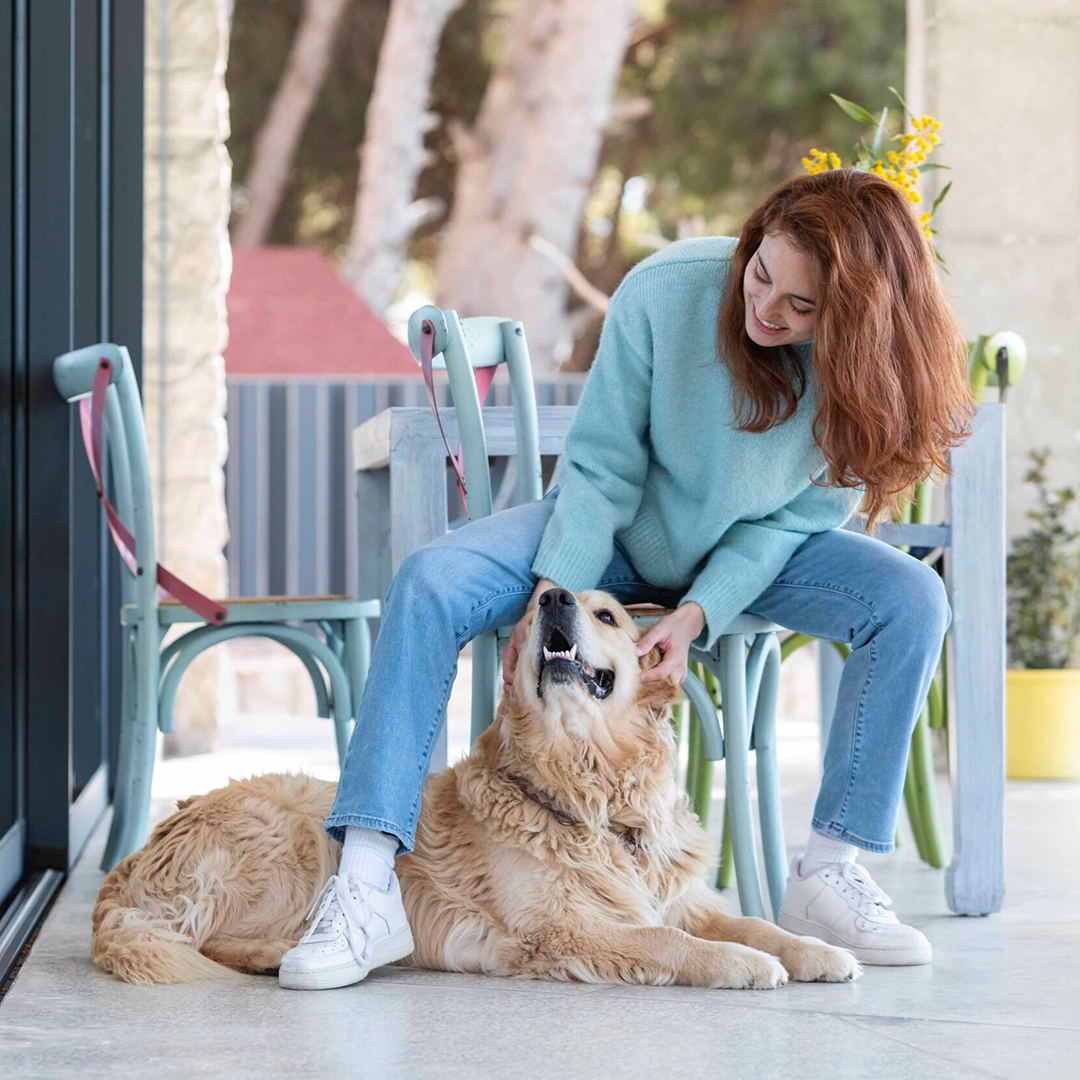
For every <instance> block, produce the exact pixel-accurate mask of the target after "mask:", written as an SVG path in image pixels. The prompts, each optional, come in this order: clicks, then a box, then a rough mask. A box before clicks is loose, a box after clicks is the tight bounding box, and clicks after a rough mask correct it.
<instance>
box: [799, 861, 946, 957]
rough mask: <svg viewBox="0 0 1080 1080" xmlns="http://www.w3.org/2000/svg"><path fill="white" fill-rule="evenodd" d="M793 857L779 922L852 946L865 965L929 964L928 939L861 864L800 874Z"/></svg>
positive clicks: (844, 865) (827, 940)
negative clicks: (892, 906) (891, 908)
mask: <svg viewBox="0 0 1080 1080" xmlns="http://www.w3.org/2000/svg"><path fill="white" fill-rule="evenodd" d="M800 858H801V856H799V855H796V856H795V858H794V859H792V860H791V870H790V873H789V874H788V881H787V888H786V889H785V890H784V902H783V903H782V904H781V905H780V917H779V918H778V919H777V923H778V924H779V925H780V926H781V927H782V928H783V929H784V930H787V931H789V932H790V933H792V934H801V935H806V934H809V935H810V936H812V937H819V938H821V939H822V940H823V941H826V942H828V943H829V944H830V945H840V946H841V947H843V948H845V949H850V950H851V951H852V952H853V953H854V954H855V956H856V957H857V958H858V959H859V960H860V961H861V962H862V963H864V964H928V963H930V957H931V955H932V952H931V949H930V942H929V941H927V940H926V937H925V936H924V935H923V933H922V931H921V930H916V929H915V927H914V926H905V925H904V924H903V923H902V922H901V921H900V920H899V919H898V918H897V917H896V915H895V913H894V912H892V911H889V907H888V906H889V905H890V904H891V903H892V901H891V900H890V899H889V898H888V896H886V895H885V893H884V892H883V891H882V890H881V889H880V888H879V887H878V886H877V885H876V884H875V883H874V879H873V878H872V877H871V876H870V873H869V871H867V869H866V868H865V867H863V866H859V865H858V863H829V864H828V865H827V866H823V867H821V868H820V869H818V870H817V871H816V872H815V873H813V874H808V875H807V876H806V877H799V859H800Z"/></svg>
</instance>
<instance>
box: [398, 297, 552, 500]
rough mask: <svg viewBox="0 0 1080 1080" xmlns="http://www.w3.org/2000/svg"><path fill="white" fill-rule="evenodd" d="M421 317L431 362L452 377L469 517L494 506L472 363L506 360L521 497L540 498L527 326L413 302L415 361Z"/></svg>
mask: <svg viewBox="0 0 1080 1080" xmlns="http://www.w3.org/2000/svg"><path fill="white" fill-rule="evenodd" d="M425 319H426V320H428V321H430V322H431V324H432V325H433V326H434V327H435V341H434V345H433V349H432V353H433V355H432V364H431V366H432V367H433V368H439V369H443V370H445V371H446V373H447V375H448V376H449V380H450V393H451V396H452V397H453V400H454V413H455V416H456V419H457V429H458V438H459V439H460V440H461V453H462V457H463V458H464V470H465V487H466V491H467V496H466V502H467V504H468V511H469V518H470V519H474V518H478V517H487V516H488V515H489V514H490V513H491V509H492V498H491V474H490V473H489V471H488V466H487V438H486V436H485V433H484V418H483V412H482V409H481V406H480V396H479V394H478V393H477V389H476V381H475V376H474V369H476V368H485V367H496V366H497V365H499V364H502V363H505V364H506V366H507V370H508V372H509V375H510V391H511V401H512V403H513V410H514V430H515V433H516V435H517V448H518V477H519V480H520V489H519V490H520V493H521V498H522V500H523V501H525V502H532V501H533V500H535V499H539V498H540V497H541V496H542V495H543V475H542V472H541V462H540V435H539V428H538V423H537V413H536V390H535V387H534V386H533V377H532V365H531V363H530V362H529V348H528V345H527V344H526V341H525V327H524V326H523V325H522V324H521V323H520V322H518V321H516V320H514V319H503V318H500V317H498V316H494V315H477V316H472V317H470V318H467V319H459V318H458V315H457V312H456V311H454V310H453V309H451V308H447V309H442V308H437V307H433V306H431V305H427V306H425V307H421V308H417V310H416V311H414V312H413V313H412V315H410V316H409V348H410V349H411V350H412V354H413V356H414V357H415V358H416V359H417V361H418V362H419V360H420V342H421V324H422V323H423V322H424V320H425ZM448 437H449V434H448Z"/></svg>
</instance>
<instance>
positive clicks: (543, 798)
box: [499, 769, 645, 855]
mask: <svg viewBox="0 0 1080 1080" xmlns="http://www.w3.org/2000/svg"><path fill="white" fill-rule="evenodd" d="M499 771H500V772H501V773H502V774H503V776H505V777H506V779H507V780H509V781H510V782H511V783H512V784H514V785H516V787H517V788H518V789H519V790H520V791H521V793H522V795H524V796H525V798H527V799H531V800H532V801H533V802H534V803H537V804H538V805H540V806H542V807H543V808H544V809H545V810H547V811H548V813H550V814H551V816H552V817H553V818H554V819H555V820H556V821H557V822H558V823H559V824H560V825H584V824H585V822H583V821H581V820H580V819H579V818H576V817H574V815H573V814H569V813H567V812H566V811H565V810H563V809H562V807H560V806H559V804H558V803H557V802H556V801H555V799H554V797H553V796H552V795H549V794H548V792H546V791H544V790H543V789H541V788H538V787H537V786H536V785H535V784H534V783H532V782H531V781H529V780H526V779H525V777H523V776H518V775H517V774H516V773H512V772H508V771H507V770H506V769H500V770H499ZM608 829H609V830H610V831H611V832H613V833H614V834H615V835H616V836H617V837H618V838H619V839H620V840H621V841H622V842H623V843H624V844H625V845H626V846H627V848H629V850H630V853H631V854H632V855H636V854H637V853H638V851H639V849H641V848H643V847H644V846H645V842H644V841H643V840H642V839H641V830H640V829H634V828H632V827H631V826H629V825H620V824H619V823H618V822H613V823H611V824H609V825H608Z"/></svg>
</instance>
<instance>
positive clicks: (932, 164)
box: [919, 161, 952, 173]
mask: <svg viewBox="0 0 1080 1080" xmlns="http://www.w3.org/2000/svg"><path fill="white" fill-rule="evenodd" d="M927 169H948V170H949V171H950V172H952V168H951V166H949V165H939V164H938V163H937V162H936V161H931V162H929V163H928V164H926V165H920V166H919V172H921V173H924V172H926V171H927Z"/></svg>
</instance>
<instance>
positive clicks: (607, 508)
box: [531, 236, 862, 648]
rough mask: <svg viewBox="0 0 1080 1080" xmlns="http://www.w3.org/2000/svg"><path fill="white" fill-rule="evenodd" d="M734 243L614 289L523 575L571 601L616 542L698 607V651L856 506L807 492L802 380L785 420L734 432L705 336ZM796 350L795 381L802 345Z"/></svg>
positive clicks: (853, 493)
mask: <svg viewBox="0 0 1080 1080" xmlns="http://www.w3.org/2000/svg"><path fill="white" fill-rule="evenodd" d="M735 244H736V240H735V238H733V237H728V236H707V237H694V238H691V239H685V240H679V241H676V242H675V243H672V244H669V245H668V246H667V247H665V248H663V249H662V250H660V251H658V252H657V253H656V254H654V255H650V256H649V257H648V258H646V259H644V260H642V261H641V262H639V263H638V264H637V265H636V266H635V267H634V268H633V269H632V270H631V271H630V272H629V273H628V274H627V275H626V277H625V278H623V280H622V282H621V283H620V284H619V287H618V288H617V289H616V290H615V294H614V296H612V298H611V303H610V305H609V306H608V310H607V314H606V316H605V318H604V325H603V329H602V330H601V334H600V345H599V347H598V349H597V352H596V358H595V359H594V361H593V365H592V368H591V370H590V372H589V376H588V379H587V380H586V382H585V387H584V389H583V390H582V394H581V400H580V402H579V404H578V408H577V412H576V414H575V416H574V419H573V421H572V423H571V425H570V429H569V431H568V432H567V434H566V444H565V449H564V453H563V456H562V457H561V458H560V461H559V466H558V469H557V470H556V474H555V478H554V479H555V481H556V482H557V483H558V484H559V497H558V498H557V499H556V500H555V507H554V510H553V511H552V514H551V517H550V519H549V521H548V523H547V525H546V527H545V529H544V532H543V535H542V537H541V539H540V546H539V548H538V550H537V552H536V557H535V558H534V559H533V561H532V566H531V569H532V572H533V573H534V574H535V575H536V576H537V577H545V578H549V579H550V580H552V581H554V582H555V583H556V584H557V585H560V586H562V587H563V588H565V589H569V590H571V591H572V592H579V591H581V590H582V589H591V588H595V587H596V584H597V582H598V581H599V580H600V577H601V575H602V574H603V573H604V571H605V570H606V569H607V566H608V564H609V563H610V562H611V558H612V555H613V551H614V549H613V539H618V541H619V543H620V544H621V545H622V547H623V549H624V550H625V552H626V554H627V555H628V557H629V559H630V561H631V563H632V564H633V566H634V567H635V568H636V569H637V570H638V571H639V572H640V573H641V575H642V577H643V578H644V579H645V580H646V581H647V582H649V583H650V584H652V585H657V586H661V587H663V588H667V589H672V590H678V591H680V593H681V598H680V600H679V603H680V604H681V603H685V602H687V601H689V600H695V601H697V603H698V604H700V605H701V609H702V611H704V613H705V629H704V630H703V631H702V633H701V634H700V635H699V637H698V638H697V639H696V640H695V642H694V644H695V645H697V646H699V647H702V648H711V647H712V645H713V643H714V642H715V641H716V638H717V636H718V635H719V633H720V631H721V630H722V629H723V627H724V625H725V624H726V623H727V622H729V621H730V620H731V619H732V618H733V617H734V616H735V615H737V614H738V613H739V612H741V611H742V610H743V609H744V608H745V607H746V606H747V605H748V604H749V603H750V602H751V601H752V600H753V599H754V598H755V597H756V596H758V595H759V594H760V593H761V592H762V591H763V590H764V589H765V588H766V587H767V586H768V585H769V584H770V583H771V582H772V581H773V580H774V579H775V578H776V577H777V576H778V575H779V573H780V571H781V570H782V569H783V567H784V564H785V563H786V562H787V561H788V559H790V558H791V556H792V555H793V554H794V552H795V549H796V548H797V547H799V545H800V544H802V543H803V541H804V540H806V538H807V537H808V536H809V535H810V534H811V533H815V532H822V531H824V530H826V529H833V528H836V527H838V526H840V525H842V524H843V523H844V522H845V521H847V519H848V518H849V517H850V516H851V513H852V512H853V510H854V509H855V507H856V506H857V504H858V500H859V498H860V497H861V494H862V489H861V488H857V489H850V488H846V489H845V488H835V487H821V486H818V485H815V484H812V483H811V475H812V474H813V475H815V476H819V478H822V477H824V476H825V475H826V474H827V473H826V470H827V465H826V464H825V460H824V457H823V456H822V454H821V451H820V449H819V448H818V447H817V445H816V444H815V442H814V439H813V436H812V433H811V423H812V421H813V417H814V409H815V393H814V383H813V379H812V378H808V380H807V388H806V392H805V393H804V394H803V396H802V399H801V400H800V402H799V407H798V410H797V411H796V413H795V414H794V415H793V416H792V417H790V418H789V419H788V420H787V421H786V422H785V423H783V424H780V425H777V426H775V427H773V428H771V429H770V430H768V431H765V432H761V433H758V434H754V433H752V432H748V431H736V430H734V426H733V422H732V421H733V416H734V412H733V404H732V382H731V377H730V374H729V372H728V370H727V367H726V365H724V364H722V363H720V362H718V357H717V340H716V329H717V313H718V309H719V302H720V297H721V293H722V291H723V289H724V286H725V283H726V281H727V276H728V270H729V267H730V264H731V257H732V255H733V253H734V250H735ZM796 348H797V349H798V351H799V354H800V356H802V357H803V358H804V360H805V361H806V362H807V370H808V374H809V360H810V357H811V355H812V348H813V343H812V342H805V343H803V344H801V345H798V346H796Z"/></svg>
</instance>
